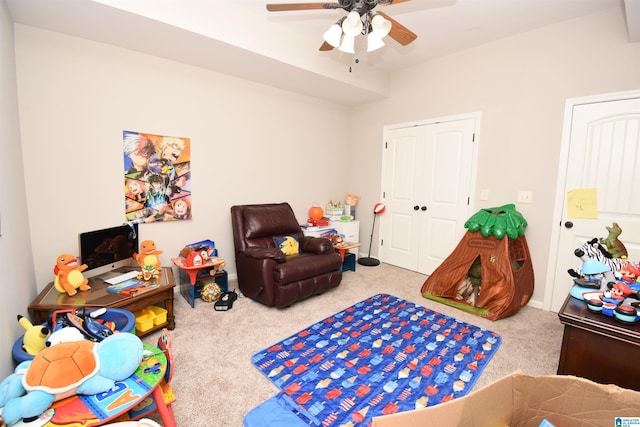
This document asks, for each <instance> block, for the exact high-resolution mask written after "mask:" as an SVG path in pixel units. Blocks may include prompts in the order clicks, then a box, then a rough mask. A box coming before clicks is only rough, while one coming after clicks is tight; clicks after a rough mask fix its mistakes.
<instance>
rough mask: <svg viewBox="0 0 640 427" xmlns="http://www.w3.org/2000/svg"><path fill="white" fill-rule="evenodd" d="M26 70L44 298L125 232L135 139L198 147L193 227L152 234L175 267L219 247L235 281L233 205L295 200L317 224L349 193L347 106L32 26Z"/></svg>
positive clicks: (24, 99)
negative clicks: (92, 241) (182, 141)
mask: <svg viewBox="0 0 640 427" xmlns="http://www.w3.org/2000/svg"><path fill="white" fill-rule="evenodd" d="M212 54H213V53H212ZM16 57H17V70H18V75H19V80H18V89H19V93H20V124H21V129H22V144H23V149H24V156H25V166H24V167H25V175H26V187H27V197H28V203H29V218H30V221H31V237H32V246H33V256H34V263H35V271H36V279H37V286H38V288H39V289H42V288H43V287H44V286H45V285H46V284H47V283H48V282H49V281H50V280H52V278H53V276H52V268H53V266H54V263H55V259H56V257H57V256H58V255H59V254H60V253H65V252H69V253H71V254H77V253H78V233H80V232H84V231H90V230H95V229H99V228H105V227H110V226H115V225H119V224H121V223H122V222H123V220H124V213H123V212H124V211H123V207H124V198H123V197H124V193H123V155H122V131H123V130H124V129H126V130H134V131H140V132H148V133H156V134H163V135H172V136H181V137H188V138H191V147H192V151H191V156H192V191H193V196H192V203H193V220H191V221H175V222H170V223H155V224H144V225H141V228H140V235H141V238H142V239H153V240H155V242H156V244H157V246H158V248H159V249H161V250H163V251H164V254H163V255H162V256H161V259H162V262H163V264H165V265H171V261H170V258H171V257H175V256H177V255H178V253H179V251H180V249H181V248H182V247H184V245H186V244H188V243H193V242H197V241H200V240H203V239H211V240H214V241H215V242H216V247H218V248H219V250H220V256H222V257H224V258H226V259H228V260H229V261H230V262H229V263H228V264H227V267H228V270H229V272H230V273H231V274H233V273H235V265H234V263H233V260H234V257H233V240H232V235H231V222H230V214H229V208H230V207H231V206H232V205H233V204H239V203H259V202H281V201H288V202H290V203H291V204H292V206H293V207H294V210H295V211H296V214H297V217H298V219H299V220H300V221H301V222H304V221H306V219H307V211H308V208H309V207H310V206H311V205H312V204H313V202H314V201H318V202H320V203H323V204H324V203H325V202H326V201H327V200H329V199H336V198H342V197H343V196H344V193H345V192H346V191H347V190H348V187H347V185H346V182H345V181H346V180H345V177H346V172H345V170H346V166H347V165H348V162H347V158H346V156H344V155H343V154H342V153H343V147H345V146H346V145H347V142H348V120H349V117H348V113H347V110H346V109H345V108H344V107H342V106H339V105H334V104H332V103H328V102H325V101H321V100H318V99H314V98H309V97H305V96H300V95H296V94H293V93H290V92H284V91H281V90H278V89H273V88H270V87H266V86H261V85H258V84H254V83H249V82H247V81H243V80H239V79H236V78H233V77H229V76H225V75H221V74H216V73H213V72H210V71H205V70H202V69H198V68H195V67H191V66H186V65H183V64H179V63H175V62H171V61H167V60H164V59H159V58H157V57H152V56H147V55H142V54H139V53H136V52H132V51H127V50H123V49H120V48H115V47H112V46H108V45H103V44H99V43H95V42H91V41H87V40H83V39H78V38H73V37H69V36H65V35H61V34H59V33H52V32H48V31H44V30H40V29H36V28H33V27H26V26H23V25H17V26H16Z"/></svg>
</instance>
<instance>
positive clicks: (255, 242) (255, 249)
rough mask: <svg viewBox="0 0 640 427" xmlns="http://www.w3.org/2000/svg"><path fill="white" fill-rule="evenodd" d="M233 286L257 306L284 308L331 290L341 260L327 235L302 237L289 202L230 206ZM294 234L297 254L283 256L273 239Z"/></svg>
mask: <svg viewBox="0 0 640 427" xmlns="http://www.w3.org/2000/svg"><path fill="white" fill-rule="evenodd" d="M231 224H232V227H233V243H234V245H235V255H236V268H237V271H238V287H239V288H240V291H241V292H242V293H243V294H244V295H246V296H248V297H249V298H251V299H253V300H255V301H258V302H260V303H262V304H265V305H268V306H275V307H287V306H290V305H291V304H293V303H295V302H296V301H299V300H301V299H304V298H307V297H310V296H312V295H317V294H321V293H323V292H324V291H326V290H327V289H330V288H335V287H337V286H338V285H339V284H340V281H341V280H342V272H341V270H340V266H341V264H342V259H341V258H340V254H339V253H338V252H337V251H336V250H335V249H334V248H333V245H332V244H331V242H330V241H329V240H328V239H324V238H320V237H311V236H305V235H304V234H303V233H302V228H301V227H300V225H299V224H298V221H297V220H296V217H295V215H294V213H293V209H291V206H289V204H288V203H274V204H259V205H241V206H232V207H231ZM283 236H295V237H297V239H298V241H299V247H300V253H299V254H296V255H289V256H285V255H284V253H283V252H282V251H281V250H280V249H278V247H277V246H276V244H275V242H274V239H273V238H274V237H283Z"/></svg>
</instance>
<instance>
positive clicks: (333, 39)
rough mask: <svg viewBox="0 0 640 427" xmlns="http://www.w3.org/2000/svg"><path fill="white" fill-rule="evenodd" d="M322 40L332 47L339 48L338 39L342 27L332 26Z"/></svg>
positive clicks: (340, 36)
mask: <svg viewBox="0 0 640 427" xmlns="http://www.w3.org/2000/svg"><path fill="white" fill-rule="evenodd" d="M322 38H323V39H324V41H326V42H327V43H329V44H330V45H331V46H333V47H338V46H340V39H341V38H342V27H341V26H340V25H339V24H333V25H332V26H330V27H329V29H328V30H327V31H326V32H325V33H324V34H323V35H322Z"/></svg>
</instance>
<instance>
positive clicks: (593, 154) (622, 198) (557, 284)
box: [550, 97, 640, 312]
mask: <svg viewBox="0 0 640 427" xmlns="http://www.w3.org/2000/svg"><path fill="white" fill-rule="evenodd" d="M565 120H571V123H570V136H569V137H568V138H569V148H568V155H567V163H566V178H565V184H564V190H563V191H564V192H563V195H564V196H565V197H564V201H563V208H562V215H561V221H560V224H559V225H560V229H559V239H558V252H557V255H556V258H557V262H556V268H555V278H554V283H553V293H552V299H551V307H550V308H551V310H552V311H556V312H557V311H559V310H560V308H561V307H562V304H563V302H564V300H565V298H566V297H567V294H568V293H569V290H570V288H571V286H572V285H573V282H572V279H571V277H570V276H569V274H568V273H567V270H568V269H570V268H580V267H581V264H582V262H581V261H580V260H579V259H578V258H577V257H576V256H575V255H574V254H573V252H574V250H575V249H576V248H578V247H579V246H581V245H582V244H583V243H584V242H586V241H588V240H591V239H593V238H594V237H598V238H601V237H607V234H608V233H607V230H606V228H605V227H607V226H611V225H612V223H614V222H616V223H618V224H619V225H620V227H621V228H622V234H621V235H620V237H619V239H620V241H622V242H623V243H624V245H625V247H626V248H627V251H628V252H629V259H630V260H632V261H638V260H640V98H638V97H637V98H631V99H623V100H615V101H602V102H594V103H587V104H576V105H574V106H573V108H572V111H571V112H570V117H565ZM559 188H562V187H561V186H559ZM584 188H597V218H592V219H591V218H590V219H581V218H575V217H572V215H571V212H570V211H569V209H568V204H569V202H568V201H567V197H566V195H567V194H569V192H570V191H572V190H576V189H584ZM582 201H588V199H583V200H582ZM581 203H582V202H581ZM572 204H573V205H575V202H574V203H572Z"/></svg>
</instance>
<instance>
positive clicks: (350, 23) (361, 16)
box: [267, 0, 418, 53]
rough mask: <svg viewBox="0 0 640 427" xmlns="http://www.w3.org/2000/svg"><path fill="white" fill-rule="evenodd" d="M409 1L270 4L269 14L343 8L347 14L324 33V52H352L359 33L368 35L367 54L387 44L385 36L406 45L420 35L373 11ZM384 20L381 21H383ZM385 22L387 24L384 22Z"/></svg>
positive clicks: (355, 0) (365, 0)
mask: <svg viewBox="0 0 640 427" xmlns="http://www.w3.org/2000/svg"><path fill="white" fill-rule="evenodd" d="M406 1H409V0H338V1H337V2H331V3H272V4H267V10H268V11H269V12H285V11H292V10H313V9H343V10H345V11H347V12H348V15H347V16H345V17H343V18H341V19H340V20H339V21H338V22H337V23H335V24H334V25H332V26H331V27H330V28H329V30H328V31H327V32H326V33H325V34H324V40H325V41H324V43H322V45H321V46H320V50H321V51H327V50H331V49H333V48H334V47H337V48H339V49H340V50H342V51H344V52H350V53H353V37H354V36H356V35H359V34H362V35H364V36H368V42H369V47H368V51H371V50H375V49H377V48H378V47H381V46H383V45H384V43H383V42H382V41H381V39H382V37H384V36H386V35H387V34H388V35H389V37H391V38H392V39H394V40H395V41H397V42H398V43H400V44H401V45H403V46H406V45H408V44H409V43H411V42H412V41H414V40H415V39H416V38H417V37H418V36H417V35H416V34H415V33H413V32H412V31H411V30H409V29H408V28H406V27H405V26H403V25H402V24H400V23H398V22H397V21H396V20H394V19H393V18H391V17H389V16H388V15H386V14H385V13H382V12H378V11H375V12H374V11H373V9H374V8H375V7H376V6H378V5H380V6H389V5H392V4H397V3H403V2H406ZM380 17H381V18H384V19H381V18H380ZM385 20H386V22H385Z"/></svg>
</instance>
